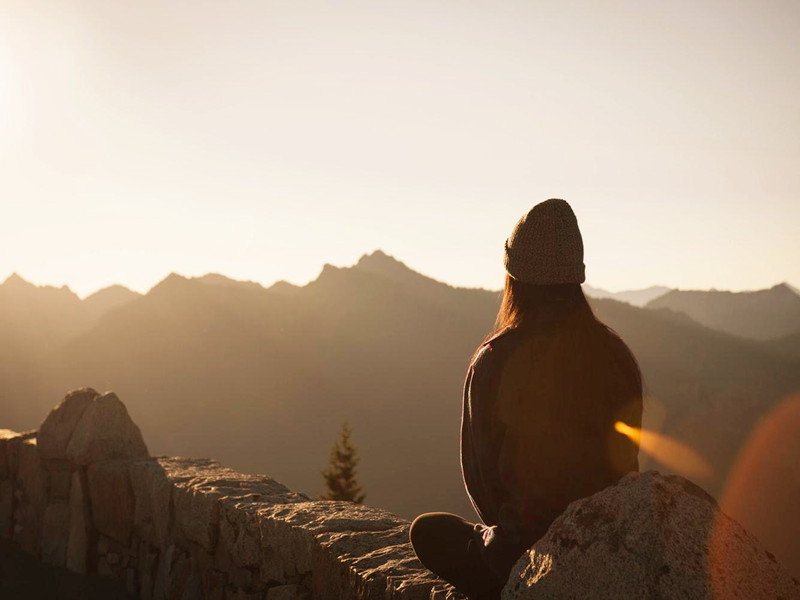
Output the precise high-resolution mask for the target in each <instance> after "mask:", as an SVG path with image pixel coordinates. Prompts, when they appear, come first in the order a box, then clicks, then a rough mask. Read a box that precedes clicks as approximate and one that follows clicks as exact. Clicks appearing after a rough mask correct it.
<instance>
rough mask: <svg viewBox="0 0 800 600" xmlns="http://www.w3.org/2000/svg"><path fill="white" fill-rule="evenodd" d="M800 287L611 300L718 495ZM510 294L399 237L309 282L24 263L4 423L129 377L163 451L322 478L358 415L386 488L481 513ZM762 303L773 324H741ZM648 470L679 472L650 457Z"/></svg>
mask: <svg viewBox="0 0 800 600" xmlns="http://www.w3.org/2000/svg"><path fill="white" fill-rule="evenodd" d="M786 292H789V293H791V294H794V292H792V291H791V290H790V289H789V288H788V287H787V286H776V288H772V289H771V290H764V291H762V292H753V293H749V294H745V296H744V298H745V299H744V300H742V299H741V297H740V294H731V295H730V296H728V295H725V296H720V295H719V294H721V293H719V292H713V291H712V292H691V293H686V292H675V291H666V292H664V293H663V294H661V295H660V296H659V297H654V298H651V299H649V300H648V299H647V298H646V297H647V294H644V295H643V294H639V295H637V296H636V297H635V300H636V303H644V302H645V300H647V302H646V304H645V306H634V305H633V304H632V303H626V302H620V301H618V300H614V299H610V298H592V299H591V304H592V306H593V308H594V310H595V312H596V314H597V315H598V317H599V318H601V319H602V320H603V321H604V322H606V323H607V324H608V325H610V326H611V327H612V328H614V329H615V330H616V331H617V332H618V333H619V334H620V335H621V336H622V338H623V339H624V340H625V341H626V342H627V343H628V345H629V346H630V347H631V349H632V350H633V352H634V354H635V355H636V357H637V359H638V360H639V362H640V365H641V368H642V371H643V374H644V378H645V384H646V394H647V398H646V400H645V426H646V427H649V428H651V429H654V430H658V431H661V432H662V433H664V434H667V435H669V436H670V437H672V438H674V439H676V440H678V441H680V442H682V443H683V444H685V445H688V446H690V447H691V448H693V449H694V450H695V451H697V452H698V453H699V454H700V455H701V456H703V457H704V458H705V459H706V460H707V461H708V462H709V463H710V465H711V469H712V473H711V475H710V476H709V477H708V478H706V479H705V480H703V481H698V483H700V484H701V485H703V487H705V488H706V489H708V490H709V491H710V492H711V493H712V494H714V495H717V496H720V495H721V493H722V491H723V489H724V484H725V481H726V479H727V477H728V475H729V473H730V471H731V469H732V467H733V466H734V464H735V461H736V457H737V455H738V453H739V451H740V450H741V448H742V447H743V445H744V444H745V442H746V440H747V439H748V437H749V436H750V435H751V433H752V431H753V428H754V426H755V425H756V424H757V423H758V422H759V420H760V419H761V418H763V417H764V416H765V415H767V414H769V413H770V411H771V410H773V409H774V407H776V406H778V405H779V404H780V402H781V401H782V400H783V399H785V398H786V397H787V396H788V395H789V394H790V393H791V392H794V391H796V390H798V389H800V327H796V322H795V321H794V320H793V319H794V316H793V315H794V314H795V313H794V311H795V306H796V304H797V303H800V296H798V295H797V294H794V296H795V298H796V301H794V300H792V299H791V297H787V296H786ZM648 293H649V294H654V293H655V290H651V291H650V292H648ZM589 295H591V293H589ZM693 299H697V300H698V301H697V302H696V303H694V304H693V303H692V302H691V301H690V300H693ZM499 300H500V294H499V292H493V291H486V290H480V289H466V288H457V287H452V286H449V285H447V284H444V283H441V282H439V281H435V280H433V279H431V278H428V277H425V276H424V275H421V274H419V273H417V272H415V271H413V270H411V269H409V268H408V267H406V266H405V265H404V264H403V263H401V262H400V261H398V260H396V259H394V258H392V257H390V256H387V255H386V254H384V253H382V252H380V251H376V252H374V253H372V254H370V255H366V256H364V257H362V258H361V259H360V260H359V262H358V263H357V264H356V265H354V266H352V267H345V268H338V267H334V266H332V265H325V267H324V268H323V269H322V272H321V273H320V275H319V277H318V278H317V279H316V280H314V281H312V282H311V283H309V284H307V285H305V286H294V285H291V284H289V283H286V282H279V283H276V284H275V285H273V286H271V287H269V288H264V287H262V286H261V285H259V284H257V283H253V282H240V281H235V280H232V279H229V278H226V277H224V276H222V275H218V274H210V275H206V276H204V277H199V278H185V277H182V276H180V275H177V274H172V275H170V276H168V277H167V278H165V279H164V280H163V281H161V282H160V283H159V284H157V285H156V286H155V287H154V288H153V289H151V290H150V291H149V292H148V293H147V294H144V295H139V294H135V293H134V292H130V291H129V290H125V289H124V288H120V287H118V286H114V287H112V288H107V289H105V290H101V291H100V292H97V293H96V294H94V295H92V296H90V297H88V298H86V299H85V300H80V299H79V298H78V297H77V296H75V295H74V294H73V293H72V292H70V291H69V290H68V289H66V288H50V287H44V288H40V287H36V286H33V285H31V284H29V283H27V282H25V281H24V280H22V279H21V278H19V277H17V276H12V277H10V278H9V279H8V280H6V282H5V283H3V284H2V285H0V340H2V344H1V345H0V426H3V427H8V428H12V429H31V428H35V427H37V426H38V424H39V423H40V422H41V420H42V419H43V418H44V416H45V415H46V414H47V412H48V411H49V409H50V408H51V407H52V406H53V405H54V404H55V403H56V402H58V401H59V399H60V398H61V397H62V396H63V394H64V393H65V392H66V391H67V390H69V389H72V388H75V387H80V386H86V385H90V386H92V387H95V388H98V389H101V390H105V389H113V390H114V391H115V392H117V394H118V395H119V396H120V398H121V399H122V400H123V401H124V402H125V403H126V405H127V407H128V409H129V411H130V413H131V416H132V417H133V419H134V421H135V422H137V423H138V424H139V426H140V427H141V429H142V432H143V434H144V435H145V438H146V441H147V443H148V446H149V448H150V450H151V452H152V453H156V454H170V455H183V456H194V457H201V456H208V457H213V458H216V459H218V460H220V461H221V462H223V463H224V464H227V465H229V466H231V467H234V468H237V469H239V470H243V471H251V472H259V473H267V474H269V475H271V476H273V477H275V478H276V479H278V480H279V481H282V482H283V483H285V484H286V485H288V486H289V487H291V488H293V489H296V490H299V491H303V492H306V493H308V494H311V495H317V494H318V493H319V492H321V491H322V477H321V475H320V471H321V470H322V469H323V468H324V467H325V466H326V463H327V458H328V454H329V451H330V448H331V446H332V445H333V443H334V441H335V439H336V435H337V432H338V430H339V428H340V425H341V422H342V421H343V420H348V421H349V423H350V425H351V427H352V429H353V441H354V443H355V444H356V446H357V447H358V450H359V454H360V456H361V464H360V470H359V477H360V483H361V485H362V487H363V488H364V490H365V491H366V492H367V503H369V504H373V505H375V506H381V507H385V508H388V509H390V510H393V511H394V512H397V513H399V514H401V515H403V516H406V517H413V516H414V515H415V514H418V513H420V512H425V511H430V510H447V511H451V512H455V513H458V514H462V515H463V516H465V517H467V518H473V519H474V516H473V512H472V509H471V507H470V505H469V503H468V501H467V498H466V495H465V493H464V490H463V486H462V483H461V473H460V465H459V459H458V447H459V440H458V437H459V424H460V411H461V391H462V389H461V388H462V385H463V380H464V375H465V372H466V367H467V363H468V362H469V358H470V356H471V354H472V352H473V351H474V349H475V347H476V346H477V345H478V344H479V343H480V341H481V340H482V339H483V337H484V336H485V334H486V333H487V332H488V331H489V330H490V329H491V327H492V323H493V321H494V316H495V313H496V311H497V308H498V305H499ZM717 301H720V302H722V301H724V302H727V303H728V304H730V306H733V307H734V308H731V309H730V311H729V313H730V314H731V315H734V316H731V317H730V319H729V320H728V321H721V320H719V319H718V318H717V317H718V315H717V314H716V313H718V312H720V311H721V309H712V308H708V306H710V305H711V304H712V303H713V302H717ZM697 306H702V307H704V308H703V309H702V310H701V309H699V308H697ZM759 307H760V308H759ZM704 311H705V312H704ZM737 311H739V312H737ZM741 311H743V312H741ZM765 313H769V314H765ZM778 313H780V314H778ZM745 314H746V315H749V316H748V317H747V318H748V319H750V320H751V322H752V323H753V324H757V323H763V324H764V329H762V330H757V331H756V330H754V329H753V328H752V327H751V328H745V329H736V330H735V331H730V329H731V326H730V323H733V322H736V321H737V320H741V319H743V318H745V317H741V316H739V315H745ZM759 319H761V320H759ZM754 326H755V325H754ZM781 327H785V328H786V329H785V330H784V329H781ZM781 334H785V335H781ZM642 468H643V469H644V468H659V469H661V470H666V469H665V467H664V466H663V465H659V464H658V463H655V462H653V461H652V460H651V459H648V458H647V457H646V456H644V455H643V456H642ZM746 525H751V527H753V526H752V524H746ZM756 525H757V524H756ZM753 529H754V530H756V531H757V526H756V527H753ZM762 541H765V543H766V542H767V541H766V540H762ZM767 545H768V547H769V544H767ZM790 558H791V557H790ZM785 560H786V559H784V561H785ZM791 560H794V559H793V558H791ZM798 564H800V563H798Z"/></svg>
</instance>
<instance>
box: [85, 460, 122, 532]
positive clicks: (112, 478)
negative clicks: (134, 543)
mask: <svg viewBox="0 0 800 600" xmlns="http://www.w3.org/2000/svg"><path fill="white" fill-rule="evenodd" d="M129 465H130V462H129V461H125V460H104V461H101V462H96V463H93V464H91V465H89V468H88V469H87V471H86V472H87V479H88V482H89V498H90V500H91V507H92V519H93V521H94V525H95V527H96V528H97V531H99V532H100V533H102V534H103V535H107V536H108V537H110V538H111V539H113V540H116V541H117V542H119V543H121V544H123V545H124V546H128V545H129V544H130V539H131V532H132V530H133V516H134V497H133V488H132V487H131V481H130V476H129V474H128V470H129Z"/></svg>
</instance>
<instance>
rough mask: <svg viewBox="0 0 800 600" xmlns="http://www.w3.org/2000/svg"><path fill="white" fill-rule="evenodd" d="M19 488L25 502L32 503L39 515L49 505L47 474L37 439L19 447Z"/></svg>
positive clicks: (23, 442)
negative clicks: (38, 449)
mask: <svg viewBox="0 0 800 600" xmlns="http://www.w3.org/2000/svg"><path fill="white" fill-rule="evenodd" d="M17 479H18V480H19V487H20V488H21V489H22V490H23V492H24V500H25V501H26V502H30V503H31V504H33V506H34V507H35V508H36V510H37V512H38V513H39V514H42V513H43V512H44V507H45V505H46V504H47V473H46V472H45V470H44V467H43V466H42V462H41V461H40V460H39V453H38V452H37V444H36V438H30V439H27V440H23V441H22V443H21V444H20V446H19V472H18V474H17Z"/></svg>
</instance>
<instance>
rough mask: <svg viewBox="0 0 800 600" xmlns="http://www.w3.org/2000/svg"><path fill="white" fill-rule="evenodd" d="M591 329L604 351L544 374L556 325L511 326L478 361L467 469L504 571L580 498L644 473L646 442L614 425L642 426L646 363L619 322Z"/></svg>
mask: <svg viewBox="0 0 800 600" xmlns="http://www.w3.org/2000/svg"><path fill="white" fill-rule="evenodd" d="M587 331H589V332H590V335H591V343H592V344H595V348H594V351H593V352H591V353H587V354H589V355H590V356H588V357H584V358H583V359H581V358H580V356H576V358H575V359H574V361H575V363H576V364H575V365H568V367H569V368H566V367H565V368H564V369H562V368H561V367H563V366H564V365H561V364H557V365H556V366H555V368H552V369H551V368H550V367H547V369H546V371H545V372H542V367H545V366H546V365H547V360H548V357H549V359H550V360H552V359H553V356H554V354H553V352H554V351H553V348H554V346H553V344H554V343H558V340H557V337H558V333H557V332H554V330H550V332H549V333H548V326H547V325H544V326H539V327H538V329H536V330H533V331H532V330H526V329H522V328H519V329H506V330H503V331H501V332H500V333H498V334H497V335H495V336H494V337H492V338H491V339H490V340H489V341H487V342H486V343H484V344H483V345H482V346H481V348H480V349H479V350H478V352H477V353H476V355H475V357H474V359H473V360H472V363H471V364H470V366H469V370H468V372H467V378H466V383H465V386H464V403H463V414H462V424H461V467H462V472H463V476H464V483H465V486H466V488H467V493H468V494H469V497H470V499H471V501H472V504H473V506H474V507H475V510H476V511H477V512H478V514H479V515H480V517H481V520H482V521H483V522H484V523H485V524H486V525H487V526H489V528H482V529H481V530H480V531H478V530H476V533H477V534H479V535H480V536H481V537H482V542H483V544H484V546H485V547H484V548H483V549H482V550H483V551H484V552H485V553H486V556H485V558H486V559H487V562H489V563H490V564H492V563H495V564H494V565H492V566H495V567H496V570H497V571H498V573H499V576H500V577H504V576H506V575H507V572H508V569H510V567H511V565H513V562H514V559H515V558H516V557H518V556H519V555H521V554H522V552H524V550H525V549H526V548H528V547H530V546H531V545H533V543H534V542H535V541H536V540H538V539H539V538H540V537H541V536H542V535H544V533H545V532H546V531H547V528H548V527H549V526H550V524H551V523H552V521H553V520H554V519H555V518H556V517H557V516H558V515H559V514H561V513H562V512H563V511H564V510H565V509H566V507H567V505H568V504H569V503H570V502H572V501H573V500H577V499H579V498H583V497H586V496H589V495H591V494H593V493H595V492H598V491H600V490H602V489H603V488H605V487H607V486H609V485H612V484H614V483H616V482H617V481H618V480H619V478H620V477H622V476H623V475H624V474H625V473H627V472H629V471H638V468H639V464H638V457H637V455H638V447H637V446H636V444H634V442H632V441H631V440H630V439H628V438H627V437H625V436H623V435H621V434H619V433H617V432H616V431H615V430H614V423H615V422H616V421H617V420H621V421H624V422H625V423H627V424H628V425H630V426H632V427H641V416H642V390H641V380H640V377H639V372H638V367H637V366H636V363H635V360H634V359H633V357H632V355H631V353H630V351H629V350H628V348H627V346H625V344H624V343H623V342H622V341H621V340H620V339H619V337H617V336H616V335H615V334H613V333H612V332H611V331H610V330H608V329H607V328H605V327H604V326H602V325H600V324H598V323H593V324H592V327H591V328H589V329H587ZM554 340H555V342H554ZM587 343H588V342H587ZM598 347H599V348H601V351H599V352H598V351H597V348H598ZM548 353H550V354H548ZM578 354H580V353H578ZM570 356H571V355H570ZM581 360H583V362H581ZM587 361H588V362H587ZM570 362H571V359H570ZM537 364H538V365H539V366H540V368H539V370H538V372H537V369H536V365H537ZM570 369H572V370H570ZM559 378H560V379H559Z"/></svg>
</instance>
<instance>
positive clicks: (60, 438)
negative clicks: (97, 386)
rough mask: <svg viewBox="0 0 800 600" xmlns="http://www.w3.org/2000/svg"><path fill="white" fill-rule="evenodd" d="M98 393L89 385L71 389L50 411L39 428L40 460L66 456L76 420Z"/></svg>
mask: <svg viewBox="0 0 800 600" xmlns="http://www.w3.org/2000/svg"><path fill="white" fill-rule="evenodd" d="M99 395H100V394H98V393H97V392H96V391H94V390H93V389H92V388H89V387H86V388H80V389H77V390H73V391H71V392H69V393H68V394H67V395H66V396H65V397H64V399H63V400H62V401H61V403H60V404H59V405H58V406H56V407H55V408H54V409H53V410H51V411H50V414H49V415H47V418H46V419H45V420H44V423H42V426H41V427H40V428H39V435H38V440H39V457H40V458H41V459H42V460H64V459H66V458H67V446H68V445H69V441H70V439H71V438H72V434H73V433H74V432H75V428H76V427H77V425H78V422H79V421H80V420H81V417H82V416H83V414H84V413H85V412H86V409H87V408H89V406H91V405H92V403H93V402H94V401H95V399H96V398H97V397H98V396H99Z"/></svg>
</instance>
